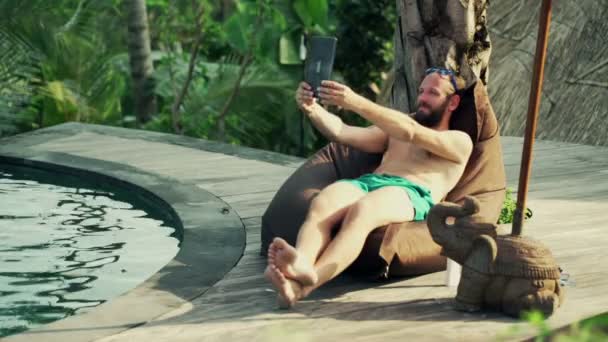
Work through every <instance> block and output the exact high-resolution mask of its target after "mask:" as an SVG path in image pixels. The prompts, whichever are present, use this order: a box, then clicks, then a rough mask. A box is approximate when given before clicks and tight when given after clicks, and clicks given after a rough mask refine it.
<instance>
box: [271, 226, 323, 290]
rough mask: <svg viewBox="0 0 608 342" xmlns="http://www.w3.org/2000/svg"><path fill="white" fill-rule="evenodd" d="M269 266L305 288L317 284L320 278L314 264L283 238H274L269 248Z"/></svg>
mask: <svg viewBox="0 0 608 342" xmlns="http://www.w3.org/2000/svg"><path fill="white" fill-rule="evenodd" d="M268 264H269V265H275V266H276V267H277V268H278V269H279V271H281V273H283V275H284V276H285V277H286V278H288V279H293V280H296V281H297V282H299V283H300V284H302V285H304V286H310V285H314V284H316V283H317V280H318V276H317V272H315V270H314V268H313V265H312V263H311V262H310V261H308V260H306V258H305V257H303V256H302V255H300V254H299V253H298V251H297V250H296V249H295V248H294V247H293V246H291V245H290V244H288V243H287V241H285V240H283V239H281V238H278V237H276V238H274V240H272V243H271V244H270V246H269V247H268Z"/></svg>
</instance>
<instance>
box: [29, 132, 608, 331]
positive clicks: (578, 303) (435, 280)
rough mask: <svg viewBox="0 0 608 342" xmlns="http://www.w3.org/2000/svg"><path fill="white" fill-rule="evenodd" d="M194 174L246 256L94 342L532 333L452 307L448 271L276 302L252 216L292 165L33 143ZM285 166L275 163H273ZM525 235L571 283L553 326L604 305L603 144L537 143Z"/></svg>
mask: <svg viewBox="0 0 608 342" xmlns="http://www.w3.org/2000/svg"><path fill="white" fill-rule="evenodd" d="M502 141H503V147H504V156H505V164H506V170H507V175H508V184H509V186H510V187H512V188H514V189H516V188H517V178H518V174H519V163H520V158H521V149H522V143H523V139H522V138H512V137H504V138H503V140H502ZM31 148H34V149H40V150H45V151H55V152H61V153H66V154H70V155H77V156H82V157H87V158H95V159H102V160H107V161H112V162H117V163H123V164H127V165H130V166H133V167H135V168H141V169H145V170H147V171H148V172H154V173H157V174H160V175H162V176H164V177H171V178H176V179H179V180H184V181H185V180H188V181H195V183H196V184H197V186H199V187H201V188H203V189H205V190H207V191H209V192H212V193H214V194H215V195H217V196H218V197H220V198H221V199H222V200H224V201H226V202H227V203H228V204H229V205H230V206H232V208H233V209H235V210H236V212H237V213H238V214H239V216H240V217H241V218H242V220H243V222H244V224H245V226H246V230H247V245H246V249H245V252H244V255H243V257H242V258H241V260H240V261H239V263H238V264H237V265H236V267H234V268H233V269H232V270H231V271H230V272H229V273H228V274H227V275H226V276H225V277H224V279H223V280H221V281H220V282H218V283H217V284H215V286H213V287H212V288H211V289H209V290H208V291H207V292H205V293H204V294H203V295H201V296H200V297H198V298H196V299H195V300H193V301H192V302H191V303H187V304H185V305H183V306H182V307H181V308H179V309H177V310H174V311H173V312H169V313H167V314H165V315H163V316H161V317H158V318H157V319H156V320H154V321H152V322H149V323H148V324H145V325H142V326H139V327H137V328H134V329H130V330H127V331H124V332H122V333H120V334H117V335H112V336H109V337H106V338H103V339H101V340H99V341H104V342H110V341H115V342H119V341H121V342H122V341H224V342H225V341H240V340H253V341H273V340H277V341H279V340H283V339H287V340H288V341H290V342H295V341H312V340H322V341H325V340H327V341H333V340H337V341H342V340H348V341H368V340H369V341H380V340H384V341H387V340H414V341H416V340H439V339H447V340H467V341H469V340H497V339H505V340H510V339H518V338H522V337H528V336H531V335H530V334H531V333H533V332H534V331H533V330H531V329H530V328H529V327H528V325H527V324H526V323H521V322H518V321H516V320H513V319H510V318H507V317H504V316H502V315H500V314H497V313H484V314H465V313H460V312H456V311H453V310H452V309H451V307H450V299H451V298H452V297H453V295H454V294H455V289H454V288H447V287H445V286H443V279H444V272H439V273H434V274H429V275H425V276H420V277H415V278H409V279H397V280H393V281H390V282H384V283H372V282H366V281H363V280H361V279H354V278H349V277H346V276H344V277H340V278H338V279H336V280H335V281H333V282H332V283H330V284H328V285H327V286H326V287H324V288H322V289H320V290H318V291H317V292H316V293H314V294H313V295H312V296H311V297H309V298H307V299H306V300H304V301H302V302H301V303H299V304H298V305H297V306H296V307H295V308H294V309H293V310H290V311H283V310H278V309H276V306H275V295H274V293H273V292H272V291H271V289H270V287H269V286H268V284H267V283H266V282H265V281H264V279H263V276H262V272H263V270H264V267H265V258H262V257H260V256H259V255H258V252H259V248H260V246H259V245H260V217H261V215H262V214H263V212H264V210H265V208H266V206H267V205H268V203H269V201H270V200H271V198H272V196H273V195H274V193H275V192H276V190H277V189H278V188H279V186H280V185H281V183H282V182H283V181H284V180H285V179H286V178H287V177H288V176H289V175H290V174H291V173H292V172H293V171H294V170H295V168H296V167H297V166H298V162H294V161H293V158H285V160H284V161H283V162H282V163H271V162H268V161H262V160H256V159H255V158H243V157H238V156H234V155H228V154H222V153H218V152H217V151H216V152H209V151H204V150H200V149H197V148H193V147H188V146H180V145H176V144H170V143H165V142H161V141H151V140H144V139H140V138H137V137H136V136H134V137H133V138H130V137H129V136H128V134H120V135H112V134H101V133H99V132H95V131H87V130H83V131H82V132H80V133H78V134H76V135H73V136H67V137H61V138H57V139H54V140H50V141H47V142H44V143H40V144H37V145H33V146H31ZM281 164H282V165H281ZM532 174H533V177H532V181H531V184H530V192H529V200H528V204H529V206H530V207H531V208H532V209H533V211H534V217H533V219H532V221H531V222H530V223H528V224H527V225H526V227H525V230H524V231H525V233H526V234H528V235H531V236H533V237H536V238H540V239H542V241H544V242H545V243H546V244H547V245H548V246H549V247H550V248H551V249H552V251H553V253H554V255H555V257H556V258H557V260H558V262H559V263H560V265H561V266H562V267H563V268H564V269H565V270H566V271H567V272H569V273H570V274H571V277H572V278H573V279H574V280H575V282H576V285H574V286H567V287H566V290H567V301H566V303H565V304H564V305H563V306H562V307H561V308H560V309H559V311H558V312H557V314H555V315H554V316H553V317H552V318H551V319H550V320H549V324H550V325H551V326H552V327H559V326H563V325H566V324H569V323H572V322H574V321H577V320H580V319H582V318H585V317H589V316H592V315H595V314H598V313H602V312H606V311H608V295H607V294H606V293H605V290H606V289H608V263H606V262H605V260H607V258H608V248H606V244H607V243H608V225H607V224H606V219H607V218H608V148H604V147H591V146H583V145H573V144H566V143H559V142H543V141H540V142H537V143H536V145H535V152H534V165H533V172H532Z"/></svg>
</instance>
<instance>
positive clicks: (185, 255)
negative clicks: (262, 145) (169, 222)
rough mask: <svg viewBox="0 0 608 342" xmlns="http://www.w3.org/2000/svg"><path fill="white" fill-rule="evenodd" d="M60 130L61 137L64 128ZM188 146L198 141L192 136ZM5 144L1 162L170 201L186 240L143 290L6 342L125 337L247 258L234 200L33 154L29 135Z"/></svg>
mask: <svg viewBox="0 0 608 342" xmlns="http://www.w3.org/2000/svg"><path fill="white" fill-rule="evenodd" d="M62 126H65V127H63V128H65V132H64V133H65V134H68V133H69V131H70V129H72V128H74V127H76V126H77V127H76V128H82V126H85V125H76V126H75V125H73V124H68V125H62ZM97 128H98V129H101V128H99V127H97ZM52 130H54V131H56V132H58V131H61V128H60V129H57V128H56V127H54V128H52ZM43 131H44V130H43ZM24 135H25V136H27V135H29V134H24ZM24 135H21V136H24ZM49 138H52V135H51V136H49ZM172 139H175V137H173V136H172ZM184 140H185V141H186V142H188V143H191V138H184ZM2 141H3V142H5V141H8V144H6V143H5V144H3V145H2V146H0V163H8V164H13V165H24V166H30V167H36V168H42V169H46V170H51V171H56V172H63V173H69V174H72V175H75V176H78V177H86V178H88V179H89V178H93V179H96V180H97V181H100V180H103V181H106V182H110V183H112V184H114V185H119V186H121V187H126V188H128V189H129V190H133V191H138V192H140V194H143V195H145V196H146V197H148V198H150V199H152V200H153V201H154V202H157V203H158V204H160V205H163V203H164V205H165V206H166V210H167V212H169V213H171V214H172V215H174V216H175V217H174V218H175V222H178V223H179V224H178V225H179V226H181V227H176V228H177V229H179V228H181V231H182V234H183V239H182V240H181V246H180V249H179V251H178V253H177V255H176V256H175V257H174V258H173V259H172V260H171V261H169V263H168V264H167V265H165V266H164V267H163V268H161V269H160V270H159V271H158V272H157V273H156V274H154V275H153V276H152V277H150V278H149V279H147V280H145V281H144V282H143V283H141V284H139V285H138V286H137V287H135V288H133V289H131V290H129V291H128V292H126V293H124V294H122V295H120V296H118V297H115V298H112V299H110V300H108V301H107V302H106V303H104V304H102V305H100V306H98V307H96V308H95V309H92V310H90V311H89V312H86V313H82V314H78V315H75V316H70V317H67V318H65V319H62V320H59V321H55V322H53V323H50V324H47V325H43V326H40V327H36V328H33V329H30V330H28V331H25V332H22V333H20V334H16V335H11V336H8V337H5V338H4V339H3V340H7V341H9V340H10V341H19V340H23V341H26V340H28V341H30V340H32V339H37V338H42V337H43V336H44V340H45V341H53V340H57V341H66V340H68V341H89V340H94V339H99V338H102V337H104V336H109V335H113V334H117V333H119V332H120V331H123V330H126V329H130V328H133V327H136V326H139V325H142V324H145V323H147V322H149V321H151V320H153V319H155V318H158V317H160V316H163V315H166V314H167V313H169V312H171V311H173V310H175V309H177V308H180V307H182V306H183V305H184V304H187V303H188V302H190V301H191V300H193V299H194V298H196V297H198V296H201V295H202V294H204V293H205V291H206V290H207V289H209V288H210V287H211V286H213V284H215V283H216V282H217V281H219V280H221V279H222V278H223V276H224V275H225V274H226V273H227V272H228V271H229V270H230V269H232V268H233V267H234V265H236V263H237V262H238V261H239V259H240V258H241V256H242V255H243V252H244V249H245V228H244V225H243V222H242V221H241V218H240V217H239V215H238V214H237V213H236V212H235V211H234V210H233V209H232V208H231V207H230V205H228V204H227V203H226V202H224V201H223V200H221V199H220V198H218V197H217V196H215V195H213V194H212V193H210V192H208V191H206V190H203V189H201V188H200V187H197V186H195V184H191V183H190V184H189V183H187V182H180V181H178V180H175V179H170V178H167V177H162V176H160V175H158V174H155V173H153V172H147V171H146V170H141V169H138V168H134V167H131V166H128V165H125V164H120V163H114V162H109V161H104V160H100V159H91V158H84V157H80V156H75V155H71V154H67V153H58V152H48V151H39V150H34V149H30V148H29V146H27V144H20V143H19V142H20V141H26V140H23V139H22V137H20V138H19V139H16V143H15V142H14V141H11V139H3V140H2ZM168 143H172V142H168Z"/></svg>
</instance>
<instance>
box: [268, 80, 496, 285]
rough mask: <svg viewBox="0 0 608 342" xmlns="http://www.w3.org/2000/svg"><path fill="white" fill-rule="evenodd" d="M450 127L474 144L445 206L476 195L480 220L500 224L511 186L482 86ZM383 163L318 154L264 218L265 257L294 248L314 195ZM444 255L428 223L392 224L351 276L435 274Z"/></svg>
mask: <svg viewBox="0 0 608 342" xmlns="http://www.w3.org/2000/svg"><path fill="white" fill-rule="evenodd" d="M450 126H451V128H452V129H459V130H462V131H464V132H466V133H468V134H469V135H470V136H471V138H472V139H473V141H474V142H475V143H474V147H473V153H472V155H471V157H470V159H469V162H468V164H467V167H466V168H465V171H464V174H463V175H462V178H461V179H460V180H459V182H458V184H457V185H456V187H455V188H454V189H453V190H452V191H451V192H450V193H449V194H448V195H447V197H446V200H447V201H451V202H459V201H460V200H461V199H462V198H463V197H464V196H465V195H473V196H475V197H477V199H479V201H480V207H481V210H480V212H479V213H478V214H477V215H476V217H475V219H476V220H479V221H484V222H496V221H497V220H498V216H499V214H500V210H501V208H502V203H503V201H504V196H505V194H504V192H505V185H506V180H505V172H504V164H503V159H502V150H501V145H500V135H499V128H498V122H497V120H496V116H495V115H494V111H493V110H492V107H491V105H490V102H489V100H488V94H487V91H486V88H485V86H484V85H483V84H482V82H476V83H475V84H473V85H472V86H471V87H469V88H468V89H467V90H465V91H464V92H463V94H462V100H461V105H460V106H459V108H458V109H457V111H456V112H455V113H454V114H453V115H452V120H451V122H450ZM381 157H382V155H381V154H370V153H365V152H362V151H359V150H356V149H354V148H351V147H349V146H345V145H341V144H337V143H330V144H328V145H327V146H325V147H324V148H322V149H321V150H319V151H318V152H317V153H316V154H315V155H313V156H312V157H311V158H310V159H308V161H307V162H306V163H304V164H303V165H302V166H301V167H300V168H298V169H297V170H296V171H295V172H294V174H292V175H291V176H290V177H289V178H288V179H287V181H285V183H284V184H283V185H282V186H281V188H280V189H279V191H278V192H277V193H276V194H275V196H274V198H273V199H272V201H271V203H270V205H269V206H268V209H266V212H265V213H264V215H263V216H262V238H261V240H262V246H261V251H260V253H261V254H262V255H265V254H266V252H267V249H268V245H269V244H270V242H271V241H272V239H273V238H274V237H275V236H279V237H282V238H284V239H285V240H287V241H288V242H289V243H290V244H295V241H296V237H297V234H298V229H299V228H300V226H301V224H302V223H303V221H304V219H305V217H306V213H307V212H308V208H309V205H310V202H311V200H312V198H313V197H314V195H315V194H317V193H318V192H319V191H321V189H323V188H324V187H325V186H327V185H329V184H331V183H333V182H335V181H336V180H338V179H343V178H355V177H358V176H360V175H362V174H365V173H369V172H372V171H373V170H374V169H375V168H376V167H377V166H378V165H379V163H380V160H381ZM440 251H441V248H440V246H439V245H437V244H436V243H435V242H434V241H433V239H432V238H431V235H430V233H429V230H428V228H427V226H426V222H423V221H422V222H405V223H396V224H390V225H388V226H384V227H379V228H377V229H376V230H374V231H373V232H372V233H371V234H370V236H369V237H368V239H367V241H366V244H365V246H364V247H363V251H362V252H361V254H360V255H359V257H358V258H357V260H356V261H355V262H354V263H353V265H351V267H349V271H353V272H356V273H359V274H363V275H367V276H371V277H388V276H405V275H417V274H423V273H429V272H435V271H439V270H442V269H445V264H446V260H445V257H443V256H441V255H440Z"/></svg>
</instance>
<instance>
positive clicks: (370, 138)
mask: <svg viewBox="0 0 608 342" xmlns="http://www.w3.org/2000/svg"><path fill="white" fill-rule="evenodd" d="M296 100H297V102H298V106H299V107H300V109H302V111H303V112H304V113H305V114H306V115H307V116H308V118H309V119H310V121H311V122H312V124H313V125H314V126H315V128H316V129H317V130H319V132H321V134H323V135H324V136H325V137H326V138H327V139H329V140H331V141H335V142H339V143H342V144H345V145H349V146H352V147H354V148H357V149H359V150H362V151H365V152H370V153H380V152H384V151H385V150H386V147H387V145H388V135H387V134H386V133H385V132H384V131H382V130H381V129H380V128H378V127H375V126H371V127H357V126H350V125H347V124H345V123H344V122H343V121H342V119H341V118H340V117H339V116H337V115H335V114H333V113H330V112H328V111H327V110H325V108H323V107H321V106H320V105H319V104H318V103H317V102H316V101H315V100H314V99H313V98H312V92H311V91H310V87H309V86H308V85H307V84H305V83H303V84H301V85H300V87H299V88H298V91H297V93H296Z"/></svg>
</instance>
